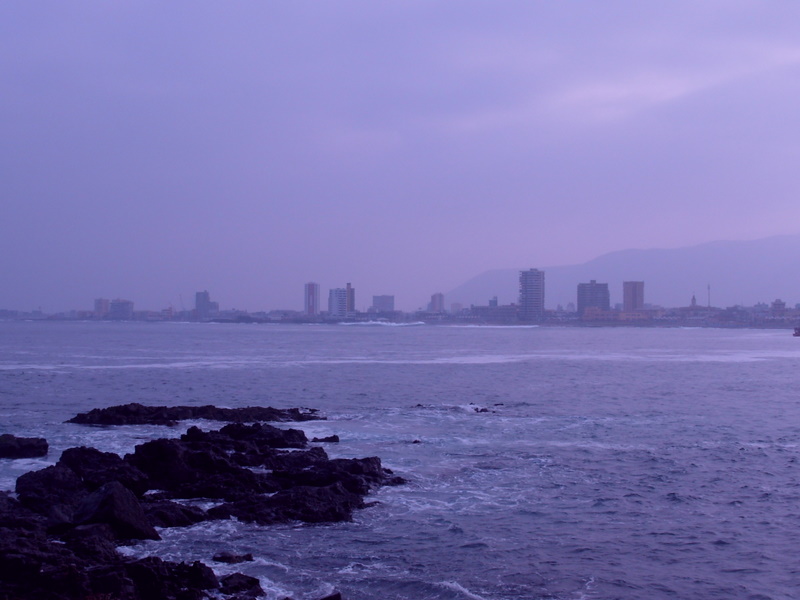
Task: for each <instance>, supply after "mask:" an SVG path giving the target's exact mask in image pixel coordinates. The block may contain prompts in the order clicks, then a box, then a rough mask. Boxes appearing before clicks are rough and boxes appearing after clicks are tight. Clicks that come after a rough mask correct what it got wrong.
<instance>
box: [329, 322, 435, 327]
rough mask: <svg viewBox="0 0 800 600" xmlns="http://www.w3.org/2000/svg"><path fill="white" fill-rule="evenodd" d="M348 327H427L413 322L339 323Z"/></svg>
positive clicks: (422, 323) (421, 323) (423, 323)
mask: <svg viewBox="0 0 800 600" xmlns="http://www.w3.org/2000/svg"><path fill="white" fill-rule="evenodd" d="M339 325H345V326H347V327H354V326H361V327H419V326H420V325H427V323H425V321H412V322H410V323H393V322H391V321H355V322H352V323H347V322H343V323H339Z"/></svg>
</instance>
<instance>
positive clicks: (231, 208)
mask: <svg viewBox="0 0 800 600" xmlns="http://www.w3.org/2000/svg"><path fill="white" fill-rule="evenodd" d="M798 17H800V6H796V5H792V4H782V5H780V6H777V5H771V4H760V3H744V4H743V3H737V4H731V3H719V2H713V3H709V4H702V3H695V2H688V1H686V0H679V1H677V2H674V3H670V4H669V5H659V4H653V3H638V2H632V1H630V0H629V1H620V2H613V3H602V4H591V5H583V4H581V5H572V4H569V3H566V4H565V3H528V2H521V1H516V0H514V1H510V2H504V3H500V4H492V5H489V4H486V3H484V2H475V1H473V0H466V1H465V2H459V3H455V2H447V1H446V2H441V3H433V4H428V3H406V4H384V3H371V2H363V1H359V0H356V1H354V2H352V3H347V4H345V5H324V4H319V3H308V2H305V1H303V0H299V1H298V2H292V3H288V4H240V5H228V4H225V5H205V6H203V7H202V8H198V7H197V6H196V4H195V3H187V2H185V1H182V0H179V1H178V2H175V3H173V4H171V5H170V7H169V8H168V9H164V8H163V7H156V6H155V5H153V4H151V3H149V2H144V3H137V4H125V3H122V4H120V3H115V4H108V3H98V2H95V1H92V0H89V1H86V2H76V3H68V4H64V3H61V2H53V1H52V0H44V2H41V3H38V2H37V3H7V4H5V5H3V6H2V7H0V32H2V35H0V49H2V51H3V56H5V57H7V60H5V61H2V63H0V81H2V82H3V83H2V86H3V103H4V110H3V111H0V123H1V124H2V129H3V132H4V135H3V138H2V140H1V141H0V164H2V165H3V166H4V171H3V177H2V197H3V208H4V212H3V219H2V220H0V281H2V283H3V285H2V286H0V306H4V307H9V308H14V309H24V310H30V309H32V308H35V307H38V306H39V305H41V306H42V307H43V309H44V310H50V311H52V310H60V309H67V308H69V307H74V306H78V305H80V303H81V302H84V301H85V300H84V298H87V297H88V298H93V297H100V296H105V295H109V296H119V297H123V298H126V297H129V298H136V299H137V303H139V304H141V305H146V306H167V305H170V304H171V305H173V306H176V307H178V306H180V305H181V303H182V302H183V303H184V304H188V303H190V302H191V299H192V294H194V293H195V291H197V290H198V289H208V290H212V291H214V290H216V291H217V292H216V293H217V294H218V295H219V297H218V299H219V301H220V302H221V303H222V304H224V305H227V306H235V307H239V308H242V309H247V310H255V309H258V308H260V307H262V306H278V307H287V306H296V305H297V292H296V290H297V289H299V288H301V287H302V285H303V284H304V283H305V282H307V281H309V280H314V281H318V282H319V283H320V285H321V286H322V287H323V288H324V289H329V288H332V287H335V286H336V285H339V284H337V283H336V282H346V281H352V282H354V283H356V284H357V285H358V286H359V294H361V296H360V298H361V300H360V301H361V302H362V303H363V304H362V306H365V305H366V301H367V299H368V298H369V297H371V296H372V295H379V294H394V295H395V300H396V305H397V307H398V308H402V309H405V310H413V309H415V308H417V307H419V306H424V305H425V304H426V303H427V300H428V298H429V297H430V295H431V294H432V293H435V292H436V291H442V292H443V293H445V294H447V293H448V290H452V289H454V288H456V287H457V286H459V285H460V284H461V283H462V282H464V281H466V280H467V279H469V278H470V277H473V276H475V275H476V274H479V273H482V272H485V271H488V270H491V269H502V268H510V269H517V268H527V266H528V265H538V266H539V267H541V268H544V269H549V268H551V267H554V266H559V265H575V264H582V263H584V262H586V261H588V260H591V259H592V258H593V257H597V256H601V255H603V254H605V253H608V252H614V251H620V250H624V249H628V248H667V249H670V248H680V247H685V246H690V245H694V244H699V243H703V242H708V241H714V240H754V239H760V238H763V237H768V236H772V235H782V234H795V233H797V231H798V226H797V223H798V222H800V206H799V205H798V203H797V201H796V189H797V179H798V175H797V173H796V169H794V164H795V163H796V162H797V161H795V160H794V159H795V157H796V156H798V155H800V142H798V140H797V139H796V135H795V134H794V132H795V129H796V128H795V127H794V126H793V125H794V123H795V121H796V120H797V111H796V109H795V107H794V102H793V100H794V98H795V96H796V94H795V88H796V85H797V83H796V82H797V81H798V80H800V79H799V78H798V77H797V75H798V72H800V42H798V41H797V39H796V38H797V36H796V33H795V31H794V28H793V27H792V24H793V23H795V22H796V20H797V18H798ZM142 39H147V40H148V43H147V44H146V49H143V46H142V43H141V40H142ZM629 277H631V278H643V277H642V276H640V275H639V274H637V273H631V274H629ZM712 284H713V282H712ZM703 285H705V282H703ZM654 291H655V290H654ZM695 291H698V290H697V289H695ZM690 292H691V291H690ZM698 293H699V292H698ZM720 293H722V288H721V287H720ZM778 293H780V294H781V295H784V294H783V292H778ZM745 296H746V295H745V294H742V295H740V297H738V298H737V297H731V298H730V299H729V300H727V302H736V301H739V300H740V299H742V298H743V297H745ZM724 298H726V297H725V296H721V298H720V300H721V301H722V300H723V299H724ZM501 301H503V300H502V299H501Z"/></svg>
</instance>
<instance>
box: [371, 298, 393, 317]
mask: <svg viewBox="0 0 800 600" xmlns="http://www.w3.org/2000/svg"><path fill="white" fill-rule="evenodd" d="M372 311H373V312H379V313H382V312H394V296H373V297H372Z"/></svg>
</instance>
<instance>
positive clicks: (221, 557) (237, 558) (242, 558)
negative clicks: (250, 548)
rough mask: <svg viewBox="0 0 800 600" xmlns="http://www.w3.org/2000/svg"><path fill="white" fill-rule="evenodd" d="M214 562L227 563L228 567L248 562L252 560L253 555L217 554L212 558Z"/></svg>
mask: <svg viewBox="0 0 800 600" xmlns="http://www.w3.org/2000/svg"><path fill="white" fill-rule="evenodd" d="M213 560H214V561H216V562H221V563H227V564H229V565H233V564H238V563H242V562H250V561H252V560H253V555H252V554H250V553H249V552H248V553H247V554H231V553H230V552H219V553H218V554H215V555H214V558H213Z"/></svg>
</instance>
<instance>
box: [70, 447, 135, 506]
mask: <svg viewBox="0 0 800 600" xmlns="http://www.w3.org/2000/svg"><path fill="white" fill-rule="evenodd" d="M58 463H59V464H63V465H65V466H67V467H69V468H70V469H72V471H73V472H74V473H75V474H76V475H78V477H80V478H81V481H83V484H84V485H85V486H86V488H87V489H88V490H89V491H94V490H96V489H97V488H99V487H100V486H101V485H104V484H106V483H110V482H112V481H119V482H120V483H121V484H122V485H124V486H125V487H126V488H128V489H129V490H131V491H132V492H133V493H134V494H136V495H137V496H141V495H142V494H144V493H145V492H146V491H147V489H148V480H147V476H146V475H145V474H144V473H142V472H141V471H140V470H139V469H137V468H136V467H134V466H133V465H131V464H130V463H128V462H125V461H124V460H122V458H120V457H119V456H118V455H117V454H114V453H113V452H100V451H99V450H96V449H95V448H86V447H83V446H82V447H80V448H69V449H68V450H64V452H63V453H62V454H61V458H60V459H59V461H58Z"/></svg>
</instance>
